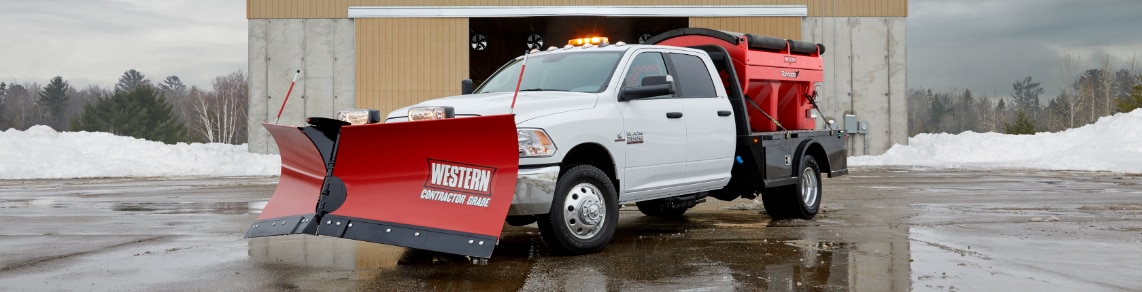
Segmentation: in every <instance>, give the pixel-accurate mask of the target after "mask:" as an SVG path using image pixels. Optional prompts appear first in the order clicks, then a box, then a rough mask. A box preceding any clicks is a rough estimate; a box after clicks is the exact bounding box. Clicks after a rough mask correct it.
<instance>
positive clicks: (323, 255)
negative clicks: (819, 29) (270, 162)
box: [249, 210, 910, 291]
mask: <svg viewBox="0 0 1142 292" xmlns="http://www.w3.org/2000/svg"><path fill="white" fill-rule="evenodd" d="M623 216H625V217H624V219H623V220H622V221H621V222H620V227H619V228H620V229H619V232H618V233H617V234H616V236H615V238H614V240H613V241H612V242H611V244H610V245H609V246H608V247H607V249H606V250H604V251H603V252H602V253H598V254H591V255H583V256H557V255H551V254H550V253H549V252H548V248H547V247H546V246H545V245H544V244H543V242H542V241H541V240H540V239H539V235H538V233H537V230H536V228H533V227H510V226H509V227H505V233H504V238H503V239H502V240H501V242H500V245H499V246H498V247H497V248H496V250H495V253H494V255H493V256H492V259H491V260H490V261H489V263H488V264H487V265H483V266H481V265H472V264H470V263H469V261H468V259H467V258H465V257H458V256H451V255H444V254H439V253H434V252H428V251H422V250H414V249H408V248H401V247H393V246H386V245H380V244H372V243H365V242H357V241H351V240H343V239H337V238H327V237H315V236H302V235H294V236H283V237H269V238H256V239H252V240H250V244H249V254H250V256H251V258H252V259H253V260H255V261H256V262H261V263H275V264H285V265H289V266H292V267H309V268H318V269H317V270H314V271H313V272H314V273H322V272H323V271H328V270H334V271H343V272H348V273H350V274H352V275H353V276H351V277H350V278H351V279H354V281H351V283H352V284H349V285H351V286H347V287H342V288H349V289H358V290H372V289H380V288H381V287H384V288H385V289H417V290H424V289H429V290H441V289H444V290H453V289H462V290H468V289H472V290H519V289H522V290H553V289H555V290H572V291H580V290H585V291H602V290H632V291H662V290H692V291H725V290H776V291H794V290H798V291H800V290H810V291H835V290H858V291H893V290H907V289H908V286H909V274H910V273H909V271H908V267H909V266H908V257H909V256H908V240H907V238H906V236H907V235H906V230H905V232H904V233H903V234H904V236H901V234H902V233H899V232H898V231H894V230H884V229H883V228H884V227H879V228H875V229H876V230H870V231H868V232H864V231H860V230H847V231H840V232H839V231H837V230H833V229H832V228H829V227H828V224H823V223H820V222H818V221H792V223H784V222H783V223H781V224H771V223H770V222H769V220H768V217H766V216H764V215H758V214H757V213H756V212H750V211H724V210H723V211H711V212H695V213H694V214H690V215H688V216H687V217H686V218H684V219H674V220H663V219H658V218H647V217H642V216H638V215H635V214H630V213H625V212H624V213H623ZM842 232H843V233H846V234H849V235H851V234H855V235H856V236H849V235H846V234H841V233H842ZM853 232H855V233H853ZM849 238H851V239H853V240H849ZM265 267H266V268H267V269H280V268H279V267H277V266H265Z"/></svg>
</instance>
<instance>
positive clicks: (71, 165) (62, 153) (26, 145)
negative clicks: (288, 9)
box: [0, 126, 281, 179]
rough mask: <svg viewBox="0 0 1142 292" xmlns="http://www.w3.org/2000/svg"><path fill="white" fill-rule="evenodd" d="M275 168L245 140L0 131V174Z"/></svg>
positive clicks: (245, 172) (275, 161)
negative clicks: (158, 139) (180, 140)
mask: <svg viewBox="0 0 1142 292" xmlns="http://www.w3.org/2000/svg"><path fill="white" fill-rule="evenodd" d="M280 170H281V164H280V159H279V158H278V156H277V155H264V154H253V153H248V152H247V150H246V146H245V145H229V144H218V143H212V144H201V143H194V144H185V143H179V144H176V145H169V144H163V143H161V142H154V141H147V140H143V139H137V138H132V137H123V136H115V135H112V134H110V133H101V132H63V133H60V132H56V131H55V130H52V128H51V127H48V126H34V127H32V128H30V129H28V130H27V131H17V130H14V129H9V130H7V131H4V132H0V179H35V178H82V177H168V176H263V175H265V176H270V175H278V174H279V172H280Z"/></svg>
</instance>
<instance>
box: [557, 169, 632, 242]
mask: <svg viewBox="0 0 1142 292" xmlns="http://www.w3.org/2000/svg"><path fill="white" fill-rule="evenodd" d="M536 217H538V218H539V222H538V223H539V233H540V235H542V236H543V241H544V242H546V243H547V246H549V247H551V249H552V251H554V252H557V253H562V254H569V255H578V254H588V253H594V252H598V251H600V250H602V249H603V247H606V246H607V243H610V242H611V238H613V237H614V235H615V226H618V219H619V204H618V195H617V194H616V191H615V186H614V184H612V183H611V179H610V178H609V177H607V174H606V173H603V171H602V170H599V169H598V168H596V167H594V166H591V165H576V166H573V167H571V168H570V169H568V170H567V172H564V173H563V175H560V176H559V180H558V181H556V183H555V198H554V200H553V201H552V203H551V212H550V213H548V214H544V215H537V216H536Z"/></svg>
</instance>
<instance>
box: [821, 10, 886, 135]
mask: <svg viewBox="0 0 1142 292" xmlns="http://www.w3.org/2000/svg"><path fill="white" fill-rule="evenodd" d="M906 23H907V22H906V19H905V18H904V17H837V18H833V17H806V18H804V19H803V20H802V25H803V26H802V28H801V35H802V40H804V41H812V42H818V43H822V44H824V45H825V47H826V50H825V54H824V56H822V57H823V58H824V59H825V82H824V84H823V86H822V88H821V96H822V98H820V99H819V100H818V104H819V105H820V106H821V111H822V112H823V113H824V115H825V118H826V119H833V120H835V121H836V122H837V124H836V125H837V127H839V128H842V129H843V128H844V115H845V114H855V115H856V116H857V120H859V121H868V134H864V135H854V136H853V137H851V138H850V139H849V155H878V154H883V153H884V152H885V151H887V150H888V148H890V147H892V145H893V144H907V143H908V119H907V117H908V113H907V110H908V107H907V103H906V102H907V92H906V89H907V81H908V80H907V78H906V74H905V73H906V72H905V69H906V65H907V62H906V61H907V56H908V55H907V49H906Z"/></svg>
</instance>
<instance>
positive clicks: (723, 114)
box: [718, 110, 731, 117]
mask: <svg viewBox="0 0 1142 292" xmlns="http://www.w3.org/2000/svg"><path fill="white" fill-rule="evenodd" d="M730 114H731V112H730V111H727V110H720V111H718V116H719V117H728V116H730Z"/></svg>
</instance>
